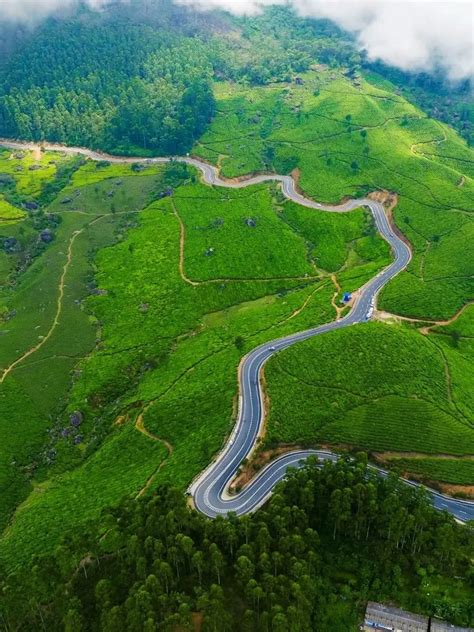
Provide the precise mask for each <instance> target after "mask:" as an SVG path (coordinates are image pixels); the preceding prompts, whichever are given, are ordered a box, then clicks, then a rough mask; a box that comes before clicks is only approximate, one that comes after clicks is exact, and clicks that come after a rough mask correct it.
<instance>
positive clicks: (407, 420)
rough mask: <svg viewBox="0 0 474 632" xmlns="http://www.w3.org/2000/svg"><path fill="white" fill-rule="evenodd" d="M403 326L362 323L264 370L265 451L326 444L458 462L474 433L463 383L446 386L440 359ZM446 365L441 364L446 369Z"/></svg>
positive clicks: (456, 363)
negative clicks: (420, 454)
mask: <svg viewBox="0 0 474 632" xmlns="http://www.w3.org/2000/svg"><path fill="white" fill-rule="evenodd" d="M431 338H432V336H429V337H426V336H423V335H422V334H420V333H419V332H417V331H416V330H414V329H411V328H408V327H405V326H403V327H402V326H396V325H381V324H377V323H369V324H367V325H362V326H358V327H350V328H348V329H345V330H341V331H337V332H332V333H329V334H326V335H324V336H321V337H316V338H314V339H312V340H308V341H306V342H304V343H301V344H298V345H296V346H294V347H292V348H290V349H288V350H286V351H284V352H281V353H279V354H278V355H277V356H276V357H275V358H274V359H272V360H271V361H270V363H269V365H268V368H267V370H266V377H267V383H268V392H269V397H270V401H271V408H270V414H269V426H268V439H267V441H268V442H269V443H272V444H275V443H282V442H283V443H288V442H290V443H293V442H294V443H300V442H304V443H308V442H309V443H312V442H313V443H314V442H326V441H327V442H331V443H336V444H350V445H352V446H354V447H360V448H365V449H371V450H380V451H383V450H395V451H419V452H424V453H432V454H435V453H442V452H446V453H449V454H465V453H466V450H467V452H468V453H471V452H472V449H470V448H469V446H472V441H473V437H474V427H473V422H474V420H473V418H472V409H471V411H470V412H469V411H468V406H466V404H467V403H469V402H470V394H469V393H470V390H472V374H471V377H470V378H469V377H467V376H466V378H465V380H464V382H462V383H459V381H458V379H457V376H456V379H454V378H453V382H455V383H459V388H458V387H454V388H453V386H452V385H450V384H449V383H448V381H447V378H446V370H447V367H448V370H449V371H450V372H453V373H455V372H456V371H458V370H459V367H460V366H462V364H463V362H464V358H463V357H462V356H461V355H460V354H459V353H455V352H453V354H452V355H451V356H449V357H448V355H447V354H446V353H444V354H443V353H441V352H440V349H439V347H438V346H437V345H436V344H433V342H432V340H431ZM446 363H447V364H446Z"/></svg>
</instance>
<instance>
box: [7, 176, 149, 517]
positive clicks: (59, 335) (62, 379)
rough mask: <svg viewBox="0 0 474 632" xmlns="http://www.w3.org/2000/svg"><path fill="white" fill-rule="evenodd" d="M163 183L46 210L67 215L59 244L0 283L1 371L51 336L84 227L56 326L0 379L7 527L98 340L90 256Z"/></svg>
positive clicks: (131, 182)
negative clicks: (91, 310) (3, 316)
mask: <svg viewBox="0 0 474 632" xmlns="http://www.w3.org/2000/svg"><path fill="white" fill-rule="evenodd" d="M136 180H139V181H140V182H138V183H137V182H136ZM158 184H159V177H158V176H156V175H155V176H150V177H148V178H145V179H144V178H135V179H133V178H130V179H128V180H127V182H126V183H124V185H123V188H121V190H120V193H119V194H117V196H116V197H114V198H113V201H112V198H109V196H108V193H107V188H106V187H105V186H104V185H98V186H97V188H95V187H94V188H92V187H84V188H82V189H81V196H80V200H81V208H80V209H77V211H80V212H75V211H74V210H73V209H69V210H68V211H63V210H62V209H63V208H64V206H63V205H61V203H60V201H59V202H55V203H53V204H52V205H51V207H50V209H49V210H51V211H55V212H58V213H61V217H62V221H61V223H60V224H59V225H58V227H57V230H56V232H55V238H54V241H53V242H52V243H51V244H50V245H49V246H48V247H47V248H46V249H44V250H43V251H42V252H40V253H39V254H38V255H37V257H36V258H35V259H34V261H33V262H32V264H31V265H30V266H29V267H27V268H26V269H25V271H24V272H23V273H22V274H20V276H19V277H18V278H17V279H16V283H15V285H14V286H13V287H12V286H10V285H5V286H4V287H3V288H0V307H1V311H2V312H3V313H7V314H11V315H12V317H10V318H9V319H8V320H2V321H0V336H1V340H2V344H1V350H0V366H1V368H2V373H3V370H4V369H5V368H7V367H8V366H9V365H11V363H13V362H15V361H16V360H17V359H18V358H20V357H22V355H23V354H24V353H25V352H27V351H28V350H29V349H31V348H33V347H34V346H35V345H38V344H39V343H41V341H42V340H43V339H44V338H45V336H47V335H48V332H49V331H50V329H51V326H52V323H53V321H54V318H55V314H56V311H57V306H58V296H59V282H60V279H61V276H62V275H63V273H64V269H65V268H64V266H65V265H66V263H67V257H68V250H69V247H70V244H71V239H72V238H73V237H74V234H75V233H76V232H77V231H82V232H81V233H80V234H79V235H78V236H77V237H76V238H75V239H74V242H73V244H72V247H71V262H70V265H69V266H68V267H67V270H66V276H65V287H64V295H63V299H62V302H61V313H60V318H59V321H58V325H57V326H56V328H55V329H54V331H53V332H52V334H51V336H50V337H49V339H48V340H47V342H46V343H45V344H43V345H42V346H41V347H40V348H39V349H38V350H37V351H36V352H35V353H34V354H32V355H30V356H29V357H27V358H25V360H24V361H23V362H21V363H20V364H18V365H17V366H16V368H14V370H13V371H12V372H11V373H10V374H9V375H8V376H7V377H6V379H5V381H4V382H3V384H2V389H1V394H0V432H1V435H2V437H4V439H3V440H2V450H1V453H0V481H1V486H2V489H5V490H6V492H5V493H3V494H2V496H1V501H0V516H1V521H2V523H3V524H4V523H5V521H6V520H7V519H8V516H9V514H10V512H11V511H12V510H13V508H14V507H15V505H16V504H17V502H18V500H20V499H21V498H22V497H23V496H25V494H26V493H27V492H28V489H29V488H30V482H29V481H30V478H31V474H32V472H34V471H35V470H37V469H38V468H39V470H40V471H42V470H44V465H45V463H48V461H49V457H48V453H49V450H50V449H51V448H53V447H54V446H53V444H54V438H55V437H56V436H57V433H58V431H59V429H58V427H57V421H56V420H57V418H58V417H57V416H58V414H59V413H60V412H61V410H63V409H64V405H65V400H66V397H67V394H68V392H69V390H70V387H71V375H72V374H73V371H74V369H75V367H76V365H77V363H78V361H79V360H80V359H81V358H82V357H85V356H87V354H88V353H90V352H91V351H92V349H93V348H94V345H95V340H96V336H97V333H96V329H97V324H96V323H94V322H93V321H91V319H90V316H89V314H88V313H87V312H86V311H85V310H84V309H83V306H82V304H81V302H82V301H83V300H84V298H85V297H86V296H87V295H88V294H89V293H90V290H89V288H88V282H89V280H90V277H91V273H92V270H93V266H92V263H93V262H92V257H93V256H94V254H95V252H96V251H97V250H99V249H101V248H103V247H104V246H107V245H110V244H111V243H114V242H115V241H116V240H117V239H120V238H121V236H122V235H123V232H124V231H125V230H127V228H128V227H129V226H131V225H134V222H135V215H134V214H132V213H130V214H129V213H128V211H135V210H138V209H139V208H140V206H145V205H147V203H148V201H149V200H150V198H151V197H152V196H153V191H154V189H155V187H156V186H157V185H158ZM77 199H79V198H77ZM112 204H114V205H115V206H114V209H115V213H113V212H112ZM94 209H95V210H94ZM125 211H127V212H126V213H125ZM28 222H30V223H31V221H30V220H27V222H26V224H27V227H28ZM12 428H14V429H15V431H14V432H12V431H11V429H12ZM47 433H49V434H47Z"/></svg>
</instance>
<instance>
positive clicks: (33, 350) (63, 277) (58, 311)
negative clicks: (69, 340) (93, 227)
mask: <svg viewBox="0 0 474 632" xmlns="http://www.w3.org/2000/svg"><path fill="white" fill-rule="evenodd" d="M84 228H85V227H84ZM84 228H82V229H81V230H76V231H74V232H73V234H72V236H71V238H70V240H69V245H68V249H67V256H66V262H65V264H64V266H63V271H62V274H61V278H60V280H59V293H58V298H57V302H56V313H55V315H54V320H53V322H52V324H51V327H50V328H49V330H48V332H47V334H46V335H45V336H44V338H42V339H41V341H40V342H39V343H38V344H37V345H35V346H34V347H31V349H29V350H28V351H25V353H23V355H21V356H20V357H19V358H17V359H16V360H15V361H14V362H12V363H11V364H10V365H9V366H7V367H6V368H5V369H4V370H3V372H2V376H1V377H0V384H3V382H4V381H5V379H6V378H7V376H8V375H9V374H10V373H11V372H12V371H13V369H14V368H15V367H17V366H18V365H19V364H21V363H22V362H23V361H24V360H26V358H29V357H30V356H32V355H33V354H34V353H36V352H37V351H39V350H40V349H41V347H43V346H44V345H45V344H46V343H47V342H48V340H49V339H50V338H51V336H52V335H53V333H54V330H55V329H56V327H57V326H58V324H59V319H60V317H61V312H62V309H63V298H64V288H65V281H66V275H67V271H68V269H69V266H70V265H71V261H72V247H73V245H74V242H75V241H76V239H77V238H78V237H79V235H80V234H81V233H82V232H83V230H84Z"/></svg>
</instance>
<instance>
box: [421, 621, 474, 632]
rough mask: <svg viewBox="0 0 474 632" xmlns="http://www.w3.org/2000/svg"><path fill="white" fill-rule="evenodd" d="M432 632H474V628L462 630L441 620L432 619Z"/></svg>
mask: <svg viewBox="0 0 474 632" xmlns="http://www.w3.org/2000/svg"><path fill="white" fill-rule="evenodd" d="M430 630H431V632H448V631H449V632H474V628H460V627H458V626H457V625H451V624H450V623H447V622H446V621H441V620H439V619H431V628H430Z"/></svg>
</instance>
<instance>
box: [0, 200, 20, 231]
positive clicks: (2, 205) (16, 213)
mask: <svg viewBox="0 0 474 632" xmlns="http://www.w3.org/2000/svg"><path fill="white" fill-rule="evenodd" d="M24 217H25V212H24V211H22V210H21V209H20V208H18V207H16V206H13V205H12V204H10V203H9V202H7V200H5V198H3V197H2V196H1V195H0V225H1V226H4V225H5V224H6V223H8V224H10V223H11V222H16V221H18V220H20V219H23V218H24Z"/></svg>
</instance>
